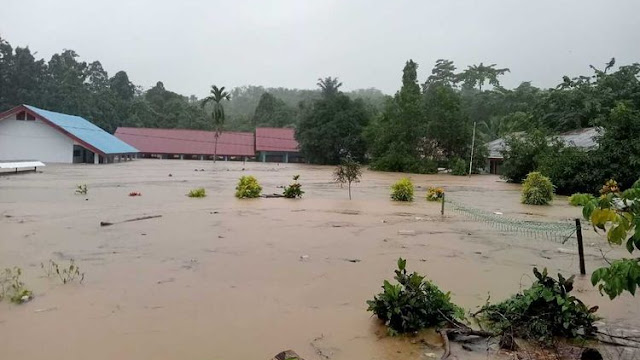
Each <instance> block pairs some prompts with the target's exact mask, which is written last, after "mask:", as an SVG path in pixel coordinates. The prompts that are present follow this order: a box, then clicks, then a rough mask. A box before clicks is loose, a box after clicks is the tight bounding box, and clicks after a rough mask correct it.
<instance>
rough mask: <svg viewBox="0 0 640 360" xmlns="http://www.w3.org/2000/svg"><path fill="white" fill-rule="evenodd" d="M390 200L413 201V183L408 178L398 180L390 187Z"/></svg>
mask: <svg viewBox="0 0 640 360" xmlns="http://www.w3.org/2000/svg"><path fill="white" fill-rule="evenodd" d="M391 198H392V199H393V200H395V201H413V183H412V182H411V180H410V179H409V178H403V179H400V180H399V181H398V182H397V183H395V184H393V185H392V186H391Z"/></svg>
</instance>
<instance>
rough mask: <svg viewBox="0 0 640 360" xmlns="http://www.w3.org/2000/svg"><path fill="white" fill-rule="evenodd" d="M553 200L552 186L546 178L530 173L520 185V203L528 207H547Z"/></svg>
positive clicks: (536, 173) (537, 173)
mask: <svg viewBox="0 0 640 360" xmlns="http://www.w3.org/2000/svg"><path fill="white" fill-rule="evenodd" d="M551 200H553V184H552V183H551V180H549V178H548V177H546V176H544V175H542V174H540V173H539V172H532V173H529V175H527V178H526V179H525V180H524V183H523V184H522V203H523V204H528V205H547V204H549V202H551Z"/></svg>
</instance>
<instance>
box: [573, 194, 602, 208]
mask: <svg viewBox="0 0 640 360" xmlns="http://www.w3.org/2000/svg"><path fill="white" fill-rule="evenodd" d="M595 198H596V197H595V196H593V195H591V194H582V193H576V194H573V195H571V196H570V197H569V204H571V205H573V206H585V205H587V203H588V202H590V201H591V200H594V199H595Z"/></svg>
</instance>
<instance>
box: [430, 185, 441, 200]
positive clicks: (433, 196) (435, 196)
mask: <svg viewBox="0 0 640 360" xmlns="http://www.w3.org/2000/svg"><path fill="white" fill-rule="evenodd" d="M443 197H444V189H443V188H441V187H429V188H428V189H427V201H441V200H442V198H443Z"/></svg>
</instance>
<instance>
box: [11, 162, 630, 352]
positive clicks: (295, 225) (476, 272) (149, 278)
mask: <svg viewBox="0 0 640 360" xmlns="http://www.w3.org/2000/svg"><path fill="white" fill-rule="evenodd" d="M195 169H198V170H200V169H204V171H194V170H195ZM332 170H333V169H332V168H331V167H319V166H309V165H293V164H287V165H285V164H281V165H277V164H269V163H268V164H262V163H246V164H242V163H236V162H218V163H217V164H215V165H214V164H213V163H211V162H199V161H167V160H138V161H133V162H129V163H120V164H113V165H105V166H94V165H72V166H71V165H68V166H48V167H46V168H43V171H42V172H41V173H26V174H21V175H4V176H0V267H2V268H4V267H13V266H19V267H21V268H22V269H23V270H24V275H23V278H24V282H25V283H26V284H27V287H28V288H29V289H32V290H33V292H34V295H35V298H34V299H33V300H32V301H31V302H29V303H27V304H24V305H20V306H17V305H12V304H9V303H8V302H6V301H5V302H3V303H1V304H0V359H21V360H36V359H47V360H62V359H64V360H68V359H92V360H101V359H105V360H106V359H109V360H112V359H180V360H184V359H221V360H222V359H224V360H231V359H267V358H270V357H271V356H273V355H274V354H276V353H278V352H280V351H281V350H284V349H289V348H291V349H295V350H296V352H298V353H299V354H300V355H301V356H303V357H305V358H307V359H327V357H328V358H330V359H335V360H340V359H344V360H353V359H424V358H428V356H427V355H425V354H427V353H435V354H436V355H437V356H439V355H440V354H441V349H440V348H438V347H437V346H436V347H434V348H429V347H428V346H427V345H425V344H422V343H417V344H416V343H415V341H411V340H410V339H407V338H389V337H386V336H385V332H384V330H383V329H382V328H381V327H380V326H379V324H378V322H377V321H376V319H374V318H372V317H371V314H370V313H367V312H366V311H365V310H366V304H365V301H366V300H367V299H370V298H372V296H373V295H374V294H375V293H377V292H379V290H380V286H381V284H382V281H383V279H390V278H391V277H392V275H393V270H394V268H395V263H396V260H397V258H398V257H404V258H407V259H408V268H409V270H412V271H413V270H415V271H418V272H420V273H424V274H426V275H427V276H428V277H429V278H431V279H432V280H433V281H434V282H435V283H437V284H438V285H439V286H440V287H441V288H443V289H444V290H449V291H451V293H452V297H453V300H454V301H455V302H457V303H458V304H460V305H462V306H464V307H466V308H468V309H470V310H474V309H477V308H478V307H479V306H481V305H482V304H484V302H485V301H486V299H487V296H488V295H490V296H491V299H492V300H495V301H497V300H500V299H503V298H505V297H507V296H509V295H510V294H512V293H514V292H516V291H517V290H519V289H520V288H522V287H526V286H528V285H529V284H530V283H531V281H532V280H531V276H530V274H531V269H532V267H533V266H538V267H548V268H549V269H550V271H551V272H552V273H556V272H558V271H562V272H563V273H565V274H567V275H569V274H575V273H576V272H577V269H578V262H577V257H576V256H575V255H574V254H572V253H570V252H560V251H558V248H567V249H573V247H572V245H571V244H569V243H567V244H564V245H562V244H558V243H556V242H552V241H547V240H540V239H532V238H529V237H525V236H523V235H521V234H517V233H502V232H500V231H497V230H496V229H494V228H492V227H490V226H489V225H488V224H486V223H482V222H474V221H472V220H470V219H468V218H466V217H465V216H464V215H461V214H457V213H454V212H451V211H448V212H447V213H446V215H445V217H444V218H442V217H441V216H440V214H439V211H440V206H439V204H437V203H428V202H426V201H425V200H424V193H425V187H426V186H428V185H440V186H444V187H445V189H446V190H447V196H448V197H449V198H451V199H454V200H455V201H457V202H460V203H464V204H466V205H468V206H473V207H478V208H483V209H485V210H487V211H491V212H493V211H499V212H502V213H504V214H505V216H511V217H521V218H531V219H535V220H543V221H561V220H567V219H570V218H573V217H576V216H579V209H576V208H572V207H570V206H568V205H566V198H558V199H556V201H555V202H554V204H553V205H552V206H548V207H531V206H524V205H521V204H520V203H519V186H517V185H511V184H505V183H504V182H502V181H500V179H499V178H498V177H495V176H489V175H486V176H474V177H472V178H468V177H454V176H450V175H412V176H411V178H412V179H413V180H414V182H415V184H416V185H419V186H421V187H422V188H421V189H418V191H417V198H416V201H415V202H413V203H410V204H403V203H394V202H392V201H390V199H389V195H388V192H389V186H390V185H391V183H393V182H394V181H395V180H397V179H399V178H401V177H402V176H403V175H402V174H396V173H377V172H370V171H365V172H364V175H363V179H362V182H361V183H359V184H355V185H354V188H353V200H352V201H349V200H348V197H347V191H346V188H345V189H341V188H340V186H338V185H336V184H334V183H333V182H332ZM170 174H171V176H169V175H170ZM243 174H251V175H255V176H256V177H257V178H258V180H259V181H260V183H261V184H262V186H263V188H264V193H275V192H281V191H282V189H281V188H280V186H283V185H286V184H288V183H289V182H290V180H291V177H292V176H293V175H295V174H300V175H301V177H300V182H301V183H302V186H303V190H304V191H305V192H306V193H305V195H304V198H303V199H300V200H289V199H253V200H238V199H235V198H234V196H233V194H234V188H235V185H236V182H237V179H238V178H239V177H240V176H241V175H243ZM80 184H87V186H88V189H89V192H88V194H87V195H86V196H84V195H75V194H74V190H75V188H76V186H77V185H80ZM201 186H202V187H204V188H205V189H206V190H207V194H208V196H207V197H206V198H202V199H192V198H188V197H186V196H185V194H186V193H187V192H188V191H189V190H190V189H193V188H196V187H201ZM133 191H136V192H141V193H142V196H140V197H129V196H128V194H129V193H130V192H133ZM148 215H162V217H161V218H155V219H148V220H144V221H137V222H128V223H118V224H114V225H113V226H108V227H100V226H99V224H100V222H101V221H109V222H114V223H115V222H119V221H122V220H126V219H130V218H135V217H140V216H148ZM401 230H409V231H412V232H414V233H415V235H413V236H412V235H399V231H401ZM585 236H586V242H587V244H588V245H589V246H588V247H587V249H586V252H587V268H588V270H593V269H594V268H595V267H597V266H601V265H602V264H603V260H602V257H601V255H600V252H599V248H602V249H604V250H605V251H607V252H608V256H611V257H616V256H620V255H622V254H624V253H623V252H619V251H618V250H615V249H614V250H611V249H610V248H608V246H607V245H606V242H605V241H604V240H603V238H602V237H600V236H599V235H596V234H595V233H593V232H592V231H590V230H587V231H586V232H585ZM49 259H52V260H54V261H56V262H58V263H60V264H65V263H68V259H75V261H76V263H77V264H78V265H79V266H80V269H81V270H82V271H83V272H84V273H86V278H85V281H84V283H83V284H76V283H72V284H67V285H62V284H60V282H59V281H56V279H54V278H47V277H45V276H44V272H43V271H42V270H41V269H40V263H41V262H47V261H48V260H49ZM355 259H357V260H360V261H359V262H351V261H349V260H355ZM576 287H577V293H578V295H579V296H580V297H581V298H582V299H583V300H584V301H585V302H586V303H588V304H590V305H599V306H600V312H599V313H600V315H601V316H604V317H605V321H606V322H607V323H610V324H616V325H620V326H625V327H632V328H637V327H638V325H640V305H639V303H638V300H637V299H635V298H632V297H631V296H628V295H625V296H622V297H621V298H619V299H617V300H615V301H609V300H608V299H607V298H604V297H601V296H600V295H599V294H598V292H597V291H596V290H595V289H594V288H592V287H591V286H590V284H589V282H588V279H586V278H579V279H578V281H577V285H576ZM434 345H438V344H437V341H436V342H435V344H434ZM458 355H459V356H461V357H460V358H469V357H466V355H464V354H458ZM325 356H327V357H325ZM486 357H487V356H486V355H485V356H482V357H480V358H486Z"/></svg>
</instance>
